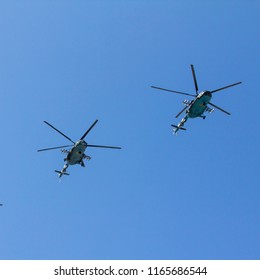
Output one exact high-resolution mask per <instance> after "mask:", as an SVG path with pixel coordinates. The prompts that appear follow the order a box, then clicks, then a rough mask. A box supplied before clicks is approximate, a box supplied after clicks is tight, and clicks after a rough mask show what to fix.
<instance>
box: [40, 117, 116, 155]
mask: <svg viewBox="0 0 260 280" xmlns="http://www.w3.org/2000/svg"><path fill="white" fill-rule="evenodd" d="M97 122H98V120H95V121H94V123H93V124H92V125H91V126H90V127H89V129H88V130H87V131H86V132H85V133H84V134H83V135H82V136H81V138H80V139H79V141H80V140H84V138H85V137H86V136H87V135H88V134H89V132H90V131H91V130H92V129H93V127H94V126H95V125H96V124H97ZM44 123H46V124H47V125H48V126H50V127H51V128H52V129H54V130H55V131H57V132H58V133H59V134H61V135H62V136H63V137H65V138H66V139H67V140H69V141H70V142H71V143H73V145H72V144H70V145H64V146H59V147H52V148H46V149H41V150H37V152H44V151H49V150H55V149H61V148H66V147H72V146H74V145H75V144H76V142H75V141H73V140H72V139H71V138H69V137H68V136H67V135H66V134H64V133H63V132H61V131H60V130H58V129H57V128H56V127H54V126H53V125H51V124H50V123H48V122H47V121H44ZM85 143H86V142H85ZM86 145H87V147H92V148H109V149H121V147H114V146H102V145H93V144H87V143H86Z"/></svg>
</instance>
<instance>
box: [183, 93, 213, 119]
mask: <svg viewBox="0 0 260 280" xmlns="http://www.w3.org/2000/svg"><path fill="white" fill-rule="evenodd" d="M211 97H212V95H211V93H210V92H209V91H202V92H201V93H199V94H198V96H197V97H196V99H195V100H194V101H193V102H192V103H191V105H190V107H189V109H188V110H187V115H188V117H189V118H197V117H201V116H202V114H203V113H204V112H205V110H206V109H207V105H208V104H209V102H210V100H211Z"/></svg>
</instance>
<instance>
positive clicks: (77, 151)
mask: <svg viewBox="0 0 260 280" xmlns="http://www.w3.org/2000/svg"><path fill="white" fill-rule="evenodd" d="M86 148H87V143H86V142H85V141H84V140H79V141H77V142H76V143H75V145H74V146H73V147H72V149H71V150H70V151H69V152H68V155H67V158H66V161H67V163H68V164H69V165H74V164H81V163H82V161H83V159H84V156H85V155H84V152H85V150H86Z"/></svg>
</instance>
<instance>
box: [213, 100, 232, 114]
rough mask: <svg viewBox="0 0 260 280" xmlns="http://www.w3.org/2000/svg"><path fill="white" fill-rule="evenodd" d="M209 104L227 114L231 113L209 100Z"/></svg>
mask: <svg viewBox="0 0 260 280" xmlns="http://www.w3.org/2000/svg"><path fill="white" fill-rule="evenodd" d="M209 104H210V105H211V106H213V107H215V108H216V109H218V110H220V111H222V112H223V113H225V114H227V115H231V114H230V113H229V112H227V111H225V110H223V109H222V108H220V107H218V106H216V105H214V104H213V103H211V102H209Z"/></svg>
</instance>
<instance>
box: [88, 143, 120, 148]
mask: <svg viewBox="0 0 260 280" xmlns="http://www.w3.org/2000/svg"><path fill="white" fill-rule="evenodd" d="M87 146H88V147H92V148H109V149H122V148H121V147H114V146H100V145H89V144H88V145H87Z"/></svg>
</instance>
